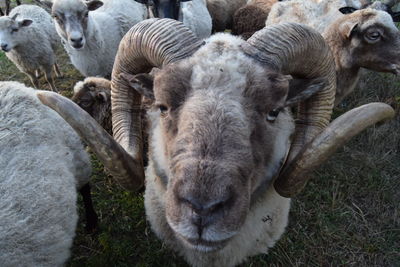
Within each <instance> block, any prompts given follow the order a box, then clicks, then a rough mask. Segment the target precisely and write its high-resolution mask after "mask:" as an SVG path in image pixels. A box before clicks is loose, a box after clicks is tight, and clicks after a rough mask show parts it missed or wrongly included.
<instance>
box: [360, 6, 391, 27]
mask: <svg viewBox="0 0 400 267" xmlns="http://www.w3.org/2000/svg"><path fill="white" fill-rule="evenodd" d="M358 12H361V13H362V19H363V20H364V23H363V25H362V27H363V28H368V27H370V26H373V25H377V24H378V25H385V26H386V27H387V28H389V29H392V30H394V31H398V29H397V27H396V25H395V24H394V22H393V19H392V17H391V16H390V15H389V13H387V12H385V11H381V10H375V9H371V8H367V9H364V10H360V11H358Z"/></svg>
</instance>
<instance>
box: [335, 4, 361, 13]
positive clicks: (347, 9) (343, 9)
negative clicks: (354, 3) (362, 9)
mask: <svg viewBox="0 0 400 267" xmlns="http://www.w3.org/2000/svg"><path fill="white" fill-rule="evenodd" d="M357 10H358V9H357V8H354V7H351V6H345V7H341V8H339V11H340V12H341V13H342V14H351V13H353V12H354V11H357Z"/></svg>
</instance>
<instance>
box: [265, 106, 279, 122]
mask: <svg viewBox="0 0 400 267" xmlns="http://www.w3.org/2000/svg"><path fill="white" fill-rule="evenodd" d="M280 111H281V109H280V108H277V109H273V110H271V111H270V112H268V114H267V121H269V122H274V121H275V120H276V118H277V117H278V115H279V112H280Z"/></svg>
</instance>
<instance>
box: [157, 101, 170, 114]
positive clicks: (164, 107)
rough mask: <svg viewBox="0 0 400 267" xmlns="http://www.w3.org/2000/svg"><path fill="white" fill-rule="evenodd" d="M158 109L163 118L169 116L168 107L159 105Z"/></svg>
mask: <svg viewBox="0 0 400 267" xmlns="http://www.w3.org/2000/svg"><path fill="white" fill-rule="evenodd" d="M157 107H158V109H159V110H160V112H161V116H166V115H167V114H168V107H167V106H166V105H163V104H158V105H157Z"/></svg>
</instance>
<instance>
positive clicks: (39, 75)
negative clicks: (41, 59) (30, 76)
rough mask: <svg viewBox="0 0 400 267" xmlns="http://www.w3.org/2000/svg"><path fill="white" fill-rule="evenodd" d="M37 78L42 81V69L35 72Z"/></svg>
mask: <svg viewBox="0 0 400 267" xmlns="http://www.w3.org/2000/svg"><path fill="white" fill-rule="evenodd" d="M35 76H36V78H37V79H40V78H41V77H42V76H43V74H42V72H41V71H40V69H37V70H35Z"/></svg>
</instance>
